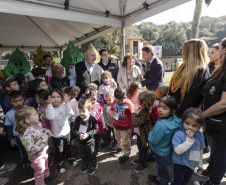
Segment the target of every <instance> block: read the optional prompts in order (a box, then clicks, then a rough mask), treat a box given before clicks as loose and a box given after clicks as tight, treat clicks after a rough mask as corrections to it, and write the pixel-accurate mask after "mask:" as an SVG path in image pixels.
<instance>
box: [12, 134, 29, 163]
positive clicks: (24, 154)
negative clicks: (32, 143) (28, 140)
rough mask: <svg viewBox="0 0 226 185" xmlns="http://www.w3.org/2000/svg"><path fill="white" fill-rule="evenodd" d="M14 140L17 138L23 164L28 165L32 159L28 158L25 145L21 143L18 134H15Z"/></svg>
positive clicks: (16, 141)
mask: <svg viewBox="0 0 226 185" xmlns="http://www.w3.org/2000/svg"><path fill="white" fill-rule="evenodd" d="M14 140H15V143H16V146H17V147H18V148H19V151H20V159H21V161H20V162H21V164H22V166H26V165H27V164H29V163H30V161H29V160H28V156H27V152H26V150H25V149H24V146H23V144H22V143H21V141H20V138H19V137H18V136H14Z"/></svg>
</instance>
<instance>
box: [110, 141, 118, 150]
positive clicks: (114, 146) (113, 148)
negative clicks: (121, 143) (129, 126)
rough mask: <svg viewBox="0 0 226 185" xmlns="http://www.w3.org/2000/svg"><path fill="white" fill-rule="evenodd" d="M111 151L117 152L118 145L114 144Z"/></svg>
mask: <svg viewBox="0 0 226 185" xmlns="http://www.w3.org/2000/svg"><path fill="white" fill-rule="evenodd" d="M111 149H112V150H114V151H115V150H117V144H115V143H114V144H113V145H112V148H111Z"/></svg>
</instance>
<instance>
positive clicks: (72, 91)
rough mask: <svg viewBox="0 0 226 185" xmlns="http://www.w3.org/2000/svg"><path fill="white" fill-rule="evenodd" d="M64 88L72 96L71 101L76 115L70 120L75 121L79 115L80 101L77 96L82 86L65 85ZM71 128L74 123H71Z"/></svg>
mask: <svg viewBox="0 0 226 185" xmlns="http://www.w3.org/2000/svg"><path fill="white" fill-rule="evenodd" d="M62 90H63V92H65V93H66V94H67V95H68V96H69V97H70V102H69V103H70V105H71V108H72V110H73V112H74V116H73V117H72V119H71V121H70V122H71V123H74V121H75V118H76V117H77V116H78V115H79V110H78V101H77V100H76V98H77V97H78V95H79V93H80V88H79V87H78V86H73V87H64V88H63V89H62ZM71 128H72V125H71Z"/></svg>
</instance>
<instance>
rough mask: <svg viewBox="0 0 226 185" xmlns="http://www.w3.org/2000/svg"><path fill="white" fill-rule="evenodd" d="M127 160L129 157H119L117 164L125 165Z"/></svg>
mask: <svg viewBox="0 0 226 185" xmlns="http://www.w3.org/2000/svg"><path fill="white" fill-rule="evenodd" d="M128 160H129V156H125V155H123V156H121V157H119V158H118V162H119V163H125V162H127V161H128Z"/></svg>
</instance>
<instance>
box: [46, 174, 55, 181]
mask: <svg viewBox="0 0 226 185" xmlns="http://www.w3.org/2000/svg"><path fill="white" fill-rule="evenodd" d="M56 177H58V173H50V174H49V176H48V177H46V178H45V181H50V180H52V179H54V178H56Z"/></svg>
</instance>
